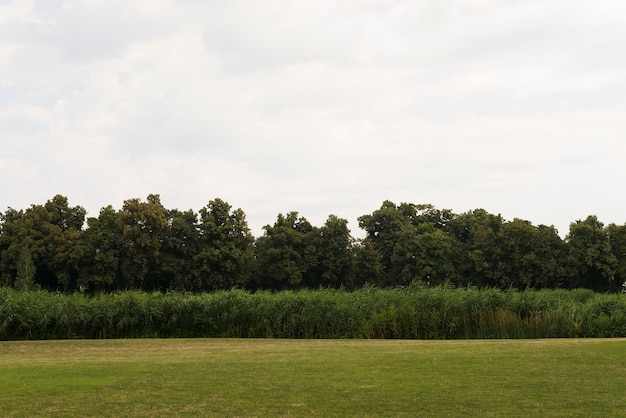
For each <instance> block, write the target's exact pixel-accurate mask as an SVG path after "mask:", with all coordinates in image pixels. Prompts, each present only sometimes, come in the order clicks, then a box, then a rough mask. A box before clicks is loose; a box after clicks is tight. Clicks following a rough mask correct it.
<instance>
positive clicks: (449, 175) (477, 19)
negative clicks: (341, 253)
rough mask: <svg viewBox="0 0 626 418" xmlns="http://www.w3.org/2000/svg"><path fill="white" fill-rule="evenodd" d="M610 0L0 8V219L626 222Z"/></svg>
mask: <svg viewBox="0 0 626 418" xmlns="http://www.w3.org/2000/svg"><path fill="white" fill-rule="evenodd" d="M625 21H626V2H624V1H622V0H597V1H594V2H589V1H582V0H568V1H565V0H553V1H545V0H524V1H518V0H450V1H440V0H423V1H393V0H389V1H382V0H381V1H370V0H359V1H348V0H345V1H344V0H336V1H327V0H318V1H314V2H311V1H308V2H305V1H289V0H281V1H273V0H264V1H237V0H229V1H200V0H176V1H174V0H171V1H168V0H135V1H128V0H125V1H118V0H93V1H64V0H49V1H29V0H0V190H1V192H0V212H3V211H4V210H6V208H8V207H12V208H14V209H26V208H28V207H29V206H30V205H32V204H44V203H45V202H46V201H47V200H49V199H51V198H52V197H53V196H55V195H57V194H61V195H63V196H66V197H67V198H68V199H69V203H70V205H72V206H76V205H80V206H83V207H84V208H85V209H86V210H87V212H88V216H98V213H99V211H100V209H101V208H102V207H105V206H108V205H112V206H113V207H114V208H116V209H119V208H121V207H122V205H123V202H124V200H126V199H130V198H141V199H145V198H146V197H147V196H148V195H149V194H159V195H160V196H161V202H162V203H163V205H164V206H165V207H166V208H169V209H174V208H177V209H180V210H187V209H193V210H195V211H198V210H199V209H201V208H202V207H205V206H206V205H207V204H208V202H209V201H210V200H213V199H215V198H220V199H222V200H225V201H226V202H228V203H229V204H231V205H232V206H233V208H241V209H243V211H244V212H245V213H246V216H247V220H248V223H249V226H250V227H251V229H252V232H253V234H254V235H255V236H260V235H261V234H262V232H263V231H262V227H263V226H264V225H267V224H273V223H274V222H275V220H276V217H277V215H278V214H279V213H287V212H290V211H297V212H299V214H300V215H301V216H303V217H305V218H306V219H308V220H309V221H310V222H311V223H312V224H313V225H316V226H322V225H323V224H324V222H325V221H326V219H327V218H328V216H329V215H330V214H334V215H336V216H339V217H341V218H345V219H347V220H348V221H349V228H350V229H351V231H352V234H353V235H354V236H360V235H362V234H363V231H361V230H360V229H359V227H358V222H357V218H358V217H359V216H361V215H365V214H370V213H372V212H373V211H375V210H376V209H378V208H379V207H380V206H381V204H382V202H383V201H384V200H391V201H393V202H395V203H398V204H399V203H401V202H410V203H416V204H419V203H430V204H432V205H434V206H435V207H436V208H439V209H451V210H452V211H453V212H454V213H463V212H466V211H469V210H473V209H478V208H482V209H485V210H487V211H488V212H491V213H494V214H501V215H502V216H503V218H504V219H505V220H512V219H514V218H521V219H525V220H528V221H530V222H532V223H533V224H534V225H540V224H545V225H553V226H555V227H556V228H557V229H558V231H559V234H560V235H561V236H564V235H565V234H567V232H568V229H569V224H570V222H573V221H576V220H579V219H584V218H586V217H587V216H588V215H596V216H598V218H599V219H600V220H601V221H602V222H604V223H605V225H606V224H609V223H616V224H620V225H621V224H624V223H625V222H626V197H625V196H624V193H623V189H622V187H623V181H624V179H626V54H625V53H624V45H626V24H624V22H625Z"/></svg>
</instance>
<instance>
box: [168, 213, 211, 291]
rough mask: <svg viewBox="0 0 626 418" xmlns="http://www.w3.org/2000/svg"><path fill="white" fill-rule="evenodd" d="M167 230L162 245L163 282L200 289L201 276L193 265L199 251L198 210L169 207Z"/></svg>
mask: <svg viewBox="0 0 626 418" xmlns="http://www.w3.org/2000/svg"><path fill="white" fill-rule="evenodd" d="M166 218H167V225H168V227H167V231H166V233H165V236H164V239H163V243H162V246H161V257H160V265H159V274H160V276H161V279H160V282H161V283H163V284H164V286H166V287H167V288H168V289H175V290H193V291H195V290H201V289H203V286H202V280H201V277H200V274H199V272H198V271H197V269H196V268H195V266H194V257H195V256H196V255H197V254H198V252H199V251H200V232H199V230H198V214H197V213H196V212H194V211H193V210H191V209H189V210H187V211H184V212H181V211H179V210H178V209H172V210H167V211H166Z"/></svg>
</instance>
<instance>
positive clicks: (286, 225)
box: [254, 212, 316, 290]
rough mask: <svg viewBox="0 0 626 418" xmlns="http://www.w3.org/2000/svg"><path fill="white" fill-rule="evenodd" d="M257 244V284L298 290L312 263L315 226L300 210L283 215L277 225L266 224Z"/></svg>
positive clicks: (271, 287)
mask: <svg viewBox="0 0 626 418" xmlns="http://www.w3.org/2000/svg"><path fill="white" fill-rule="evenodd" d="M263 229H264V231H265V232H264V234H263V236H261V237H259V238H258V239H257V240H256V243H255V250H256V254H255V256H256V260H255V269H254V272H255V275H256V277H255V282H256V283H255V284H256V287H257V288H261V289H272V290H279V289H294V288H297V287H299V286H300V285H301V284H302V279H303V276H304V275H305V274H306V272H307V270H308V269H309V268H310V266H311V264H312V260H311V258H312V257H311V255H312V251H310V250H307V245H308V244H309V243H308V242H307V236H308V235H310V234H316V232H315V231H314V228H313V226H312V225H311V224H310V223H309V221H307V220H306V219H305V218H304V217H299V216H298V212H289V213H288V214H286V215H283V214H279V215H278V218H277V219H276V222H275V223H274V225H273V226H270V225H265V226H264V227H263Z"/></svg>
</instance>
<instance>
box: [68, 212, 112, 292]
mask: <svg viewBox="0 0 626 418" xmlns="http://www.w3.org/2000/svg"><path fill="white" fill-rule="evenodd" d="M87 226H88V227H87V229H86V230H85V232H84V234H83V242H84V243H85V251H84V256H83V260H82V263H81V268H80V274H79V278H78V283H77V284H78V286H79V288H81V289H83V290H90V291H100V290H113V289H114V286H115V284H117V283H118V280H119V274H120V271H119V270H120V248H121V245H122V229H121V226H120V223H119V221H118V213H117V212H116V211H115V209H113V207H112V206H111V205H109V206H106V207H104V208H102V209H100V214H99V216H98V217H97V218H93V217H92V218H89V219H87Z"/></svg>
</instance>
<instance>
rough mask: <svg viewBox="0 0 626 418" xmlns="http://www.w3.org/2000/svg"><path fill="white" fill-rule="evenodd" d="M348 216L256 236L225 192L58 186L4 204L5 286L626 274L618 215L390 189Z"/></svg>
mask: <svg viewBox="0 0 626 418" xmlns="http://www.w3.org/2000/svg"><path fill="white" fill-rule="evenodd" d="M358 223H359V227H360V228H362V229H363V230H364V231H365V237H364V238H362V239H356V238H354V237H353V236H352V235H351V233H350V230H349V229H348V221H347V220H345V219H342V218H339V217H337V216H335V215H329V216H328V219H327V221H326V222H325V223H324V225H322V226H315V225H312V224H311V223H310V222H309V221H308V220H307V219H306V218H305V217H304V216H301V215H300V214H299V213H298V212H296V211H291V212H287V213H284V214H282V213H281V214H278V215H277V218H276V220H275V222H274V223H273V224H272V225H269V224H268V225H266V226H265V227H264V228H263V234H262V235H261V236H260V237H256V238H255V237H254V236H252V234H251V232H250V229H249V227H248V224H247V221H246V216H245V213H244V211H243V210H242V209H233V208H232V206H231V205H229V204H228V203H227V202H225V201H223V200H222V199H219V198H216V199H214V200H210V201H209V202H208V203H207V205H206V206H205V207H203V208H200V209H199V210H198V211H194V210H193V209H188V210H185V211H181V210H178V209H168V208H165V207H164V206H163V205H162V204H161V201H160V197H159V195H156V194H151V195H149V196H147V198H146V199H145V200H142V199H139V198H132V199H128V200H125V201H124V202H123V204H122V207H121V208H120V209H119V210H115V209H114V208H113V206H111V205H109V206H106V207H103V208H102V209H101V210H100V213H99V214H98V216H97V217H89V218H86V211H85V209H84V208H83V207H81V206H71V205H70V204H69V202H68V199H67V198H66V197H64V196H61V195H56V196H54V197H53V198H52V199H50V200H48V201H47V202H45V203H44V204H43V205H41V204H34V205H31V206H30V207H29V208H27V209H13V208H8V209H7V210H6V211H5V212H4V213H0V285H3V286H10V287H14V288H17V289H33V288H41V289H48V290H55V291H63V292H74V291H87V292H99V291H113V290H123V289H142V290H149V291H154V290H158V291H167V290H186V291H193V292H200V291H214V290H219V289H231V288H242V289H250V290H256V289H266V290H282V289H300V288H320V287H325V288H346V289H356V288H359V287H362V286H364V285H366V284H370V285H374V286H379V287H395V286H405V285H408V284H412V283H421V284H423V285H425V286H430V285H440V284H445V283H448V284H452V285H456V286H479V287H495V288H502V289H507V288H518V289H526V288H532V289H542V288H588V289H592V290H594V291H600V292H621V291H624V288H625V284H626V225H616V224H610V225H608V226H605V225H604V224H603V223H602V222H601V221H600V220H598V219H597V217H595V216H593V215H590V216H588V217H587V218H586V219H584V220H576V221H574V222H572V223H571V224H570V230H569V233H568V234H567V236H566V237H565V238H564V239H562V238H561V237H560V236H559V235H558V233H557V231H556V229H555V228H554V227H552V226H546V225H538V226H535V225H533V224H532V223H531V222H529V221H526V220H523V219H517V218H516V219H513V220H509V221H507V220H505V219H503V218H502V216H500V215H499V214H498V215H496V214H491V213H488V212H487V211H485V210H484V209H474V210H470V211H468V212H465V213H460V214H456V213H453V212H452V211H451V210H449V209H437V208H435V207H434V206H433V205H430V204H414V203H406V202H404V203H400V204H396V203H394V202H391V201H388V200H387V201H384V202H383V203H382V205H381V207H380V208H379V209H376V210H374V211H373V212H372V213H370V214H365V215H363V216H361V217H359V218H358Z"/></svg>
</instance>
